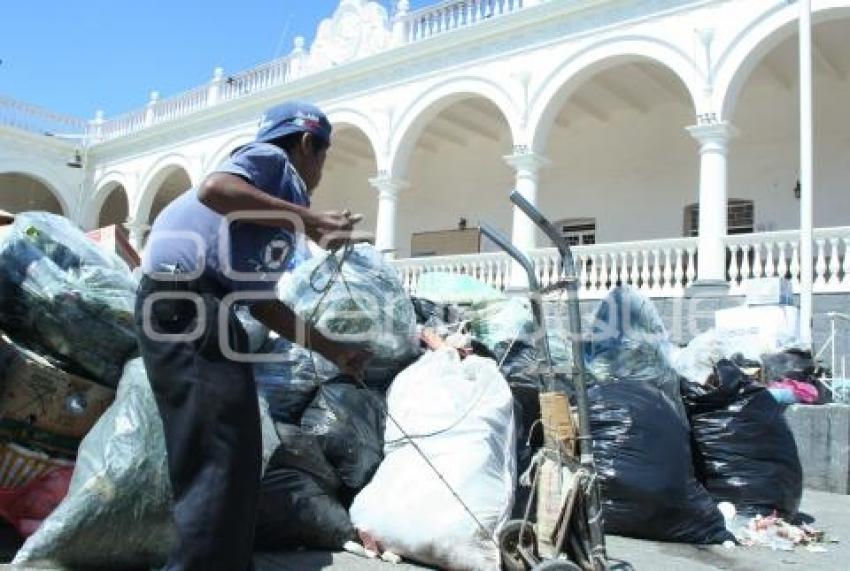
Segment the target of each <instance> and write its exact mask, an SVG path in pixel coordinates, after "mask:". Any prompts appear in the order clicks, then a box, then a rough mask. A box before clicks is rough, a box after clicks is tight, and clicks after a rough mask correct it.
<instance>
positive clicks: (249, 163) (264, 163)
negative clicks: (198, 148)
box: [215, 143, 287, 198]
mask: <svg viewBox="0 0 850 571" xmlns="http://www.w3.org/2000/svg"><path fill="white" fill-rule="evenodd" d="M286 160H287V159H286V155H285V154H284V152H283V150H281V149H279V148H277V147H275V146H274V145H270V144H268V143H250V144H248V145H245V146H244V147H240V148H239V149H237V150H236V151H235V152H234V153H233V154H232V155H230V157H229V158H228V159H226V160H225V161H224V162H223V163H221V164H220V165H219V166H218V168H216V169H215V172H223V173H228V174H235V175H237V176H240V177H242V178H244V179H245V180H247V181H248V182H250V183H251V184H253V185H254V186H256V187H257V188H259V189H260V190H262V191H264V192H267V193H269V194H271V195H274V196H278V195H279V193H280V188H281V187H282V186H284V185H283V184H282V181H283V178H284V176H285V173H286ZM280 198H285V197H280Z"/></svg>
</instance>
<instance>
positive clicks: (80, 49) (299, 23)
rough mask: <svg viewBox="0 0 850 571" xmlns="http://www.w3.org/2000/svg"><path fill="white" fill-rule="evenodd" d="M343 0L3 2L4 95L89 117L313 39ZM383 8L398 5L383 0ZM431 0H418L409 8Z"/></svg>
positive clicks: (0, 82)
mask: <svg viewBox="0 0 850 571" xmlns="http://www.w3.org/2000/svg"><path fill="white" fill-rule="evenodd" d="M338 3H339V2H338V0H144V1H139V0H133V1H130V0H76V1H69V0H5V1H3V3H2V12H1V13H0V60H2V63H0V94H2V95H6V96H9V97H13V98H15V99H20V100H23V101H27V102H29V103H35V104H37V105H41V106H43V107H47V108H48V109H51V110H53V111H57V112H61V113H66V114H71V115H77V116H79V117H83V118H92V117H94V113H95V111H96V110H97V109H103V110H104V111H105V112H106V114H107V117H108V116H114V115H117V114H120V113H123V112H126V111H129V110H131V109H134V108H137V107H140V106H142V105H144V103H145V102H146V101H147V98H148V94H149V92H150V91H151V90H154V89H156V90H158V91H160V93H161V94H162V96H163V97H167V96H169V95H173V94H175V93H179V92H181V91H185V90H186V89H189V88H191V87H194V86H196V85H200V84H201V83H204V82H206V81H208V80H209V78H210V77H211V76H212V71H213V69H214V68H215V67H216V66H222V67H224V69H225V70H226V71H229V72H235V71H240V70H243V69H247V68H249V67H252V66H254V65H256V64H258V63H262V62H264V61H268V60H270V59H273V58H274V57H276V56H280V55H284V54H286V53H288V52H289V51H290V50H291V49H292V41H293V38H294V37H295V36H298V35H302V36H305V37H306V38H307V41H308V46H309V42H310V41H311V39H312V37H313V34H314V33H315V30H316V27H317V26H318V23H319V22H320V21H321V20H322V18H325V17H328V16H330V15H331V14H332V13H333V11H334V10H335V8H336V6H337V5H338ZM381 3H382V4H384V5H385V6H389V5H390V4H395V2H394V1H392V0H383V1H382V2H381ZM430 3H433V2H431V1H428V0H418V1H417V0H414V1H413V2H411V4H412V5H413V7H414V8H415V7H420V6H424V5H428V4H430Z"/></svg>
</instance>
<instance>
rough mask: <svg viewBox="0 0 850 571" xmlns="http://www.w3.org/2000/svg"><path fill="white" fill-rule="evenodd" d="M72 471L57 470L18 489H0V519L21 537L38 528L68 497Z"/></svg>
mask: <svg viewBox="0 0 850 571" xmlns="http://www.w3.org/2000/svg"><path fill="white" fill-rule="evenodd" d="M73 473H74V469H73V468H71V467H68V468H57V469H56V470H51V471H50V472H48V473H46V474H44V475H43V476H40V477H38V478H36V479H35V480H33V481H32V482H30V483H28V484H26V485H24V486H20V487H18V488H0V517H2V518H3V519H5V520H6V521H8V522H9V523H11V524H12V525H13V526H15V529H16V530H18V533H20V534H21V536H23V537H29V536H30V535H32V534H33V533H35V531H36V530H37V529H38V528H39V526H40V525H41V522H42V521H44V520H45V519H46V518H47V516H49V515H50V514H51V513H52V512H53V510H54V509H56V506H58V505H59V502H61V501H62V499H63V498H64V497H65V496H66V495H67V493H68V487H69V485H70V483H71V475H72V474H73Z"/></svg>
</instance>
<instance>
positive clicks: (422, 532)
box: [350, 349, 516, 571]
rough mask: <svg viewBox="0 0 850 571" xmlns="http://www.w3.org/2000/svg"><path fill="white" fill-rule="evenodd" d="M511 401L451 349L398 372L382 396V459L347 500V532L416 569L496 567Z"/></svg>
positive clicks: (490, 367)
mask: <svg viewBox="0 0 850 571" xmlns="http://www.w3.org/2000/svg"><path fill="white" fill-rule="evenodd" d="M511 401H512V398H511V392H510V390H509V388H508V386H507V383H506V382H505V380H504V378H503V377H502V375H501V374H500V373H499V370H498V368H497V367H496V365H495V363H494V362H493V361H492V360H491V359H485V358H482V357H476V356H471V357H467V358H466V359H465V360H463V361H461V359H460V357H459V356H458V353H457V351H455V350H454V349H440V350H438V351H435V352H432V353H427V354H426V355H424V356H423V357H422V358H420V359H419V360H418V361H417V362H416V363H414V364H413V365H411V366H410V367H408V368H407V369H405V370H404V371H403V372H402V373H401V374H400V375H399V376H398V377H397V378H396V380H395V381H394V382H393V384H392V386H391V387H390V390H389V393H388V394H387V406H388V411H389V415H390V417H391V418H388V419H387V429H386V432H385V441H386V442H385V445H384V451H385V454H386V457H385V458H384V461H383V462H382V463H381V465H380V467H379V468H378V471H377V473H376V474H375V476H374V478H372V481H371V482H370V483H369V485H368V486H366V487H365V488H364V489H363V491H361V492H360V493H359V494H358V495H357V497H356V498H355V499H354V503H353V504H352V506H351V510H350V513H351V520H352V522H353V523H354V525H355V526H356V527H357V528H358V529H360V530H362V531H365V532H367V533H369V534H370V535H371V536H372V537H374V538H375V539H377V541H378V542H380V543H381V544H382V545H383V546H384V547H385V548H386V549H387V550H390V551H392V552H394V553H397V554H399V555H402V556H406V557H409V558H411V559H416V560H419V561H422V562H424V563H426V564H431V565H436V566H440V567H445V568H451V569H467V570H475V571H479V570H482V571H483V570H486V571H491V570H497V569H499V552H498V549H497V547H496V545H495V544H494V543H493V542H492V537H493V534H494V533H495V532H496V530H497V529H498V528H499V527H500V526H501V525H502V524H503V523H504V522H505V521H506V519H507V517H508V516H509V514H510V512H511V507H512V504H513V492H514V486H515V480H516V468H515V463H516V460H515V457H514V438H515V431H514V420H513V405H512V402H511ZM393 419H395V420H396V421H397V422H399V423H400V425H401V428H403V431H404V432H402V430H401V429H400V428H399V426H397V425H395V424H394V421H393ZM404 433H406V434H407V435H408V436H409V437H411V438H412V439H413V440H414V441H415V442H416V444H417V445H418V447H419V450H417V449H416V447H414V446H413V445H412V444H411V443H410V442H409V441H408V439H407V438H406V437H405V435H404ZM420 451H421V453H424V455H425V456H426V457H427V458H428V459H429V461H430V462H431V466H429V464H428V463H427V462H426V461H425V460H424V459H423V457H422V456H421V454H420ZM434 470H437V471H438V472H439V473H440V474H442V476H443V477H444V478H445V480H446V482H448V484H449V485H450V486H451V488H452V489H453V490H454V491H455V492H456V493H457V495H458V496H459V497H460V498H461V500H462V501H463V504H465V505H466V507H468V508H469V510H470V511H471V512H472V513H473V514H475V517H474V518H473V517H472V516H470V514H469V513H468V512H467V511H466V510H465V509H464V505H463V504H461V502H459V501H458V499H457V498H456V497H455V496H454V495H453V494H452V492H451V491H450V489H449V488H448V487H447V486H446V483H445V482H443V481H442V480H441V479H440V477H438V476H437V474H435V472H434Z"/></svg>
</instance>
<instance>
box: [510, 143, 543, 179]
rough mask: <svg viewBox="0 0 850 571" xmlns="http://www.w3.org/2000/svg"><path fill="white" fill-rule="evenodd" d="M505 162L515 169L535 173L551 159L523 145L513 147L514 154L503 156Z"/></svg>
mask: <svg viewBox="0 0 850 571" xmlns="http://www.w3.org/2000/svg"><path fill="white" fill-rule="evenodd" d="M503 158H504V159H505V162H506V163H508V164H509V165H510V166H512V167H513V168H514V170H516V171H529V172H534V173H536V172H537V171H539V170H540V169H541V168H543V167H545V166H548V165H549V164H550V163H551V161H550V160H549V159H547V158H546V157H544V156H543V155H541V154H539V153H535V152H533V151H529V150H528V149H526V148H524V147H514V154H512V155H507V156H505V157H503Z"/></svg>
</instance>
